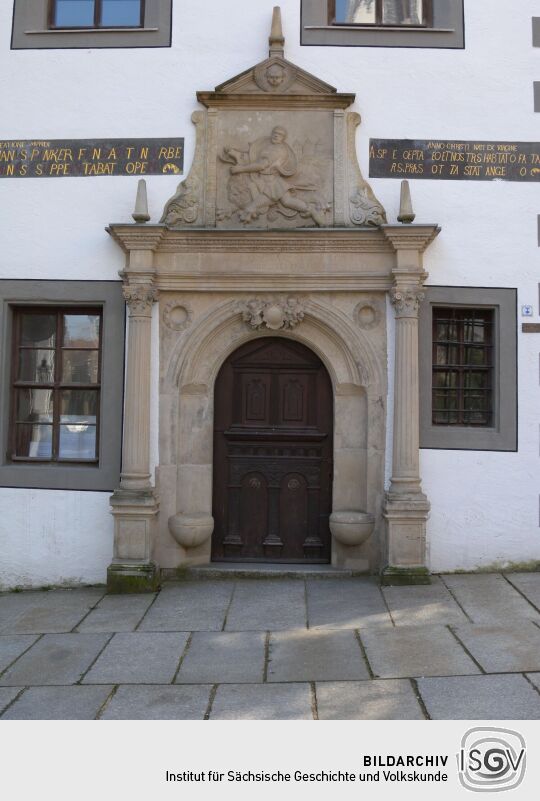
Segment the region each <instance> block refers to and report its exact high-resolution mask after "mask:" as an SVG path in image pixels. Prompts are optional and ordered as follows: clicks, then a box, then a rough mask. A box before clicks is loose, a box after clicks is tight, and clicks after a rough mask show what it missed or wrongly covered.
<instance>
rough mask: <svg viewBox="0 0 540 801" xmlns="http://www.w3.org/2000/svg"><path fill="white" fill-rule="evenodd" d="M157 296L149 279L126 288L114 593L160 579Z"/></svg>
mask: <svg viewBox="0 0 540 801" xmlns="http://www.w3.org/2000/svg"><path fill="white" fill-rule="evenodd" d="M157 294H158V293H157V290H156V289H155V287H153V286H152V284H151V283H149V282H148V281H147V280H145V282H144V283H138V282H133V283H128V284H126V286H125V287H124V298H125V299H126V303H127V306H128V312H129V319H128V341H127V369H126V395H125V403H124V437H123V449H122V472H121V476H120V487H119V488H118V489H117V490H116V491H115V493H114V495H113V496H112V498H111V507H112V514H113V516H114V558H113V561H112V564H111V565H110V566H109V569H108V572H107V585H108V588H109V591H110V592H142V591H145V590H148V591H151V590H154V589H155V588H156V585H157V582H158V571H157V568H156V565H155V564H154V562H153V561H152V544H153V529H154V525H155V520H156V516H157V513H158V502H157V498H156V496H155V493H154V489H153V487H152V484H151V482H150V465H149V451H150V360H151V344H152V341H151V324H152V305H153V303H154V301H155V300H156V299H157Z"/></svg>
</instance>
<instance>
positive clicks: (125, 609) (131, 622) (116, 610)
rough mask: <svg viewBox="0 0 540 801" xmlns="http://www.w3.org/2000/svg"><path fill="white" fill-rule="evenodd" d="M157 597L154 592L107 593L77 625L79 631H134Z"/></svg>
mask: <svg viewBox="0 0 540 801" xmlns="http://www.w3.org/2000/svg"><path fill="white" fill-rule="evenodd" d="M155 597H156V596H155V594H152V593H145V594H143V595H137V594H133V595H106V596H105V597H104V598H103V599H102V600H101V601H100V602H99V604H98V605H97V606H96V608H95V609H93V610H92V611H91V612H90V614H89V615H87V617H85V618H84V620H83V621H82V623H80V624H79V625H78V626H77V631H86V632H90V631H96V632H100V631H102V632H108V633H110V634H112V633H113V632H119V631H134V630H135V628H136V627H137V625H138V624H139V623H140V622H141V620H142V618H143V615H144V614H145V612H146V610H147V609H148V607H149V606H150V604H151V603H152V601H153V600H154V598H155Z"/></svg>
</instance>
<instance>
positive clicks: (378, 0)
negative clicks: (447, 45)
mask: <svg viewBox="0 0 540 801" xmlns="http://www.w3.org/2000/svg"><path fill="white" fill-rule="evenodd" d="M330 22H333V23H334V24H336V25H339V24H348V25H351V24H352V25H398V26H399V25H416V26H417V27H420V26H427V25H430V24H431V3H430V2H429V0H331V2H330Z"/></svg>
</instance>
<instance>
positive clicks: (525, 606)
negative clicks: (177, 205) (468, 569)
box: [443, 573, 540, 624]
mask: <svg viewBox="0 0 540 801" xmlns="http://www.w3.org/2000/svg"><path fill="white" fill-rule="evenodd" d="M443 581H444V583H445V584H446V585H447V586H448V587H449V588H450V589H451V591H452V592H453V594H454V595H455V596H456V598H457V600H458V601H459V603H460V604H461V606H462V607H463V608H464V609H465V611H466V613H467V614H468V615H469V617H470V618H471V620H472V621H473V622H474V623H479V624H481V623H487V624H490V623H500V622H502V621H505V620H509V621H510V620H538V621H540V614H539V613H538V612H537V611H536V610H535V609H534V608H533V607H532V606H531V605H530V604H529V603H527V601H526V600H525V598H523V596H522V595H520V594H519V592H518V591H517V590H516V589H515V588H514V587H512V585H511V584H509V583H508V581H506V579H505V578H504V576H501V575H500V574H498V573H484V574H476V575H448V576H443Z"/></svg>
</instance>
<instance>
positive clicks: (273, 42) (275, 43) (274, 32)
mask: <svg viewBox="0 0 540 801" xmlns="http://www.w3.org/2000/svg"><path fill="white" fill-rule="evenodd" d="M268 43H269V45H270V51H269V53H268V55H269V57H270V58H272V57H273V56H278V57H279V58H285V55H284V52H285V38H284V36H283V27H282V25H281V8H280V7H279V6H274V11H273V13H272V29H271V31H270V38H269V39H268Z"/></svg>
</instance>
